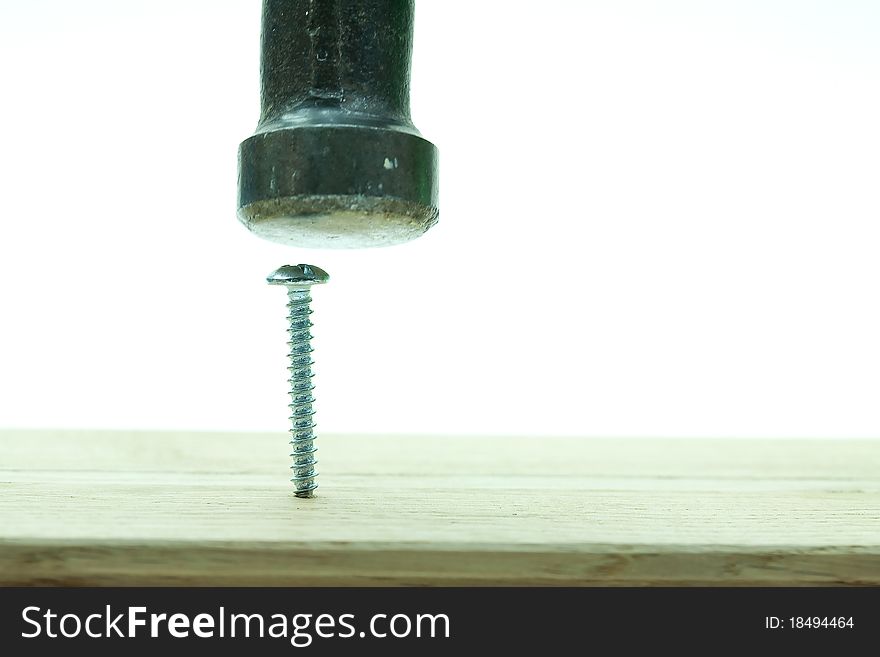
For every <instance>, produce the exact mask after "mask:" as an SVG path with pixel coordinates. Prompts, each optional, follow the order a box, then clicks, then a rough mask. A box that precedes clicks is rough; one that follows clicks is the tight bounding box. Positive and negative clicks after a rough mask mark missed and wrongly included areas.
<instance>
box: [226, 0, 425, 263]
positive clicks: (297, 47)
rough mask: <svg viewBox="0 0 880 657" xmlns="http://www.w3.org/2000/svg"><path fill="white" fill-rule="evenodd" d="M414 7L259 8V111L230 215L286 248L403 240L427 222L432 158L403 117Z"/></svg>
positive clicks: (292, 4)
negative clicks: (235, 204) (235, 209)
mask: <svg viewBox="0 0 880 657" xmlns="http://www.w3.org/2000/svg"><path fill="white" fill-rule="evenodd" d="M413 10H414V2H413V0H357V1H354V0H264V2H263V39H262V68H261V72H262V90H261V97H262V113H261V116H260V122H259V124H258V126H257V130H256V134H254V135H253V136H252V137H250V138H248V139H246V140H245V141H244V142H243V143H242V144H241V147H240V149H239V185H238V189H239V200H238V216H239V219H240V220H241V221H242V223H244V225H245V226H247V228H248V229H249V230H250V231H251V232H253V233H254V234H255V235H258V236H259V237H263V238H266V239H269V240H271V241H273V242H281V243H283V244H289V245H292V246H300V247H316V248H360V247H369V246H386V245H390V244H399V243H401V242H407V241H409V240H411V239H414V238H416V237H418V236H420V235H422V234H423V233H424V232H425V231H426V230H428V228H430V227H431V226H433V225H434V224H435V223H436V222H437V217H438V215H439V209H438V200H437V198H438V194H437V149H436V148H435V147H434V145H433V144H432V143H431V142H429V141H427V140H425V139H423V138H422V137H421V136H420V134H419V132H418V130H416V128H415V126H414V125H413V124H412V120H411V118H410V112H409V87H410V82H409V75H410V61H411V55H412V32H413Z"/></svg>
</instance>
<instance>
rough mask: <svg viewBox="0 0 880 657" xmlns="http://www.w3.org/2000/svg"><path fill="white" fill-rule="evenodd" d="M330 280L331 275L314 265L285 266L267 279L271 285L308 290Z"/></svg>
mask: <svg viewBox="0 0 880 657" xmlns="http://www.w3.org/2000/svg"><path fill="white" fill-rule="evenodd" d="M329 280H330V275H329V274H328V273H327V272H325V271H324V270H323V269H321V268H320V267H315V266H314V265H284V266H283V267H280V268H279V269H276V270H275V271H273V272H272V273H271V274H269V275H268V276H267V277H266V281H267V282H268V283H269V285H284V286H285V287H299V288H307V287H311V286H312V285H322V284H323V283H326V282H327V281H329Z"/></svg>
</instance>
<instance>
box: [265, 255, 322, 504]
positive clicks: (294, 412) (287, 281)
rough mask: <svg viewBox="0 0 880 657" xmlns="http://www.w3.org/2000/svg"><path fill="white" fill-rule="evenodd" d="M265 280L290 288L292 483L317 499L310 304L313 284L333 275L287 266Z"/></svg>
mask: <svg viewBox="0 0 880 657" xmlns="http://www.w3.org/2000/svg"><path fill="white" fill-rule="evenodd" d="M266 280H267V281H268V282H269V285H283V286H285V287H286V288H287V298H288V302H287V307H288V308H289V313H288V315H287V319H288V320H289V321H290V328H289V329H287V331H288V333H290V340H289V341H288V342H287V344H288V346H289V347H290V366H289V367H288V368H287V369H288V370H289V371H290V378H289V379H288V383H289V384H290V404H288V407H289V408H290V411H291V412H290V422H291V426H290V444H291V445H293V452H292V453H291V454H290V456H291V457H293V465H291V466H290V469H291V470H293V477H292V478H291V481H292V482H293V484H294V486H295V487H296V491H295V493H296V496H297V497H314V490H315V489H316V488H317V487H318V484H317V483H315V479H316V478H317V476H318V473H317V472H316V471H315V464H316V463H317V462H318V461H317V460H316V459H315V452H316V451H317V449H315V432H314V428H315V423H314V422H313V421H312V417H313V416H314V414H315V411H314V408H313V404H314V403H315V398H314V397H313V396H312V390H313V389H314V387H315V386H314V385H313V384H312V376H313V374H312V365H313V364H314V361H313V360H312V344H311V340H312V334H311V333H310V331H309V329H311V327H312V322H311V321H310V320H309V315H311V314H312V310H311V308H310V307H309V304H310V303H311V302H312V296H311V294H310V288H311V287H312V285H320V284H322V283H326V282H327V281H328V280H330V276H329V275H328V274H327V272H325V271H324V270H323V269H320V268H318V267H314V266H312V265H285V266H284V267H281V268H280V269H278V270H276V271H274V272H272V273H271V274H270V275H269V276H268V277H267V278H266Z"/></svg>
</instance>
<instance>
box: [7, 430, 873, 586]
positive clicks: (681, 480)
mask: <svg viewBox="0 0 880 657" xmlns="http://www.w3.org/2000/svg"><path fill="white" fill-rule="evenodd" d="M319 440H320V449H321V451H320V457H321V463H320V467H321V472H322V474H321V477H320V479H319V481H320V484H321V488H320V489H319V491H318V493H319V496H318V497H317V498H315V499H313V500H299V499H296V498H295V497H293V495H292V494H291V492H290V487H289V484H288V482H287V477H288V473H287V469H286V468H287V451H288V449H287V444H286V437H285V436H284V435H283V434H278V435H265V434H253V435H248V434H212V433H133V432H106V433H101V432H61V431H6V432H0V584H2V585H31V584H62V585H140V584H148V585H152V584H182V585H532V584H544V585H701V584H723V585H811V584H871V585H878V584H880V441H807V440H797V441H758V440H744V441H726V440H725V441H720V440H612V439H574V438H500V437H455V438H442V437H432V438H428V437H410V436H396V437H395V436H321V437H320V438H319Z"/></svg>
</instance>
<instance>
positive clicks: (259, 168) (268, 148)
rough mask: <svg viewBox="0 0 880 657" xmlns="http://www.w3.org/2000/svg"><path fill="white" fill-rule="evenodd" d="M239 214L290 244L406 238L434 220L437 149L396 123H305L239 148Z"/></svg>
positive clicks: (342, 244)
mask: <svg viewBox="0 0 880 657" xmlns="http://www.w3.org/2000/svg"><path fill="white" fill-rule="evenodd" d="M239 163H240V166H239V209H238V215H239V219H240V220H241V221H242V223H244V225H245V226H247V228H248V229H249V230H250V231H251V232H252V233H254V234H255V235H257V236H259V237H262V238H265V239H268V240H271V241H273V242H280V243H282V244H288V245H291V246H299V247H313V248H363V247H372V246H388V245H392V244H399V243H401V242H408V241H409V240H412V239H415V238H416V237H419V236H420V235H422V234H423V233H424V232H425V231H426V230H428V229H429V228H430V227H431V226H433V225H434V224H435V223H436V222H437V217H438V215H439V209H438V201H437V149H436V148H435V147H434V145H433V144H431V143H430V142H428V141H426V140H424V139H422V138H421V137H419V136H418V135H416V134H412V133H410V132H404V131H401V130H398V129H393V128H390V127H388V128H368V127H360V126H337V125H331V126H309V127H305V126H303V127H297V128H285V129H280V130H273V131H269V132H264V133H262V134H257V135H254V136H253V137H251V138H250V139H248V140H247V141H245V142H244V143H243V144H242V145H241V149H240V160H239Z"/></svg>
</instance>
